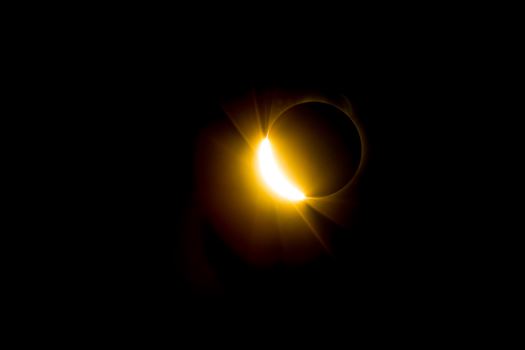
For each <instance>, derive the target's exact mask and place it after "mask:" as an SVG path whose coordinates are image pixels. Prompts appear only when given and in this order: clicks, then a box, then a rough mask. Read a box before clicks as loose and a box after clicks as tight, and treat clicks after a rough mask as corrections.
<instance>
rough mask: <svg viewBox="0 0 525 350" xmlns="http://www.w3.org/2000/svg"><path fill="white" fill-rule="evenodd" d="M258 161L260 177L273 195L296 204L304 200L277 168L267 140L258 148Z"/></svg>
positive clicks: (302, 195) (303, 196)
mask: <svg viewBox="0 0 525 350" xmlns="http://www.w3.org/2000/svg"><path fill="white" fill-rule="evenodd" d="M258 160H259V171H260V173H261V176H262V178H263V180H264V182H265V183H266V185H268V187H269V188H270V189H271V190H272V191H273V192H274V193H275V194H277V195H278V196H279V197H281V198H284V199H287V200H289V201H292V202H298V201H301V200H303V199H305V198H306V197H305V195H304V194H303V193H302V192H301V191H300V190H299V189H298V188H297V187H295V186H294V185H293V184H292V183H291V182H290V181H288V179H287V178H286V176H285V175H284V174H283V172H282V170H281V169H280V168H279V165H278V164H277V161H276V160H275V157H274V155H273V151H272V145H271V144H270V140H268V138H265V139H264V140H263V141H262V142H261V145H260V146H259V152H258Z"/></svg>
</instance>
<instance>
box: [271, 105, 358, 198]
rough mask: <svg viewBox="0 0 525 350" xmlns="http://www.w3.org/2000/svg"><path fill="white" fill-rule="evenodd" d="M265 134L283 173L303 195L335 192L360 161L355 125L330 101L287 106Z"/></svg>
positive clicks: (344, 182) (348, 178)
mask: <svg viewBox="0 0 525 350" xmlns="http://www.w3.org/2000/svg"><path fill="white" fill-rule="evenodd" d="M269 138H270V140H271V143H272V146H274V150H275V156H276V157H277V159H278V162H279V164H280V166H281V168H282V169H283V171H285V173H286V176H287V177H288V178H289V179H290V181H292V182H293V183H294V184H295V185H297V186H298V187H299V188H300V189H301V190H302V191H303V192H304V193H305V194H306V195H307V196H313V197H319V196H326V195H329V194H331V193H334V192H337V191H338V190H340V189H341V188H343V187H344V186H345V185H346V184H347V183H348V182H349V181H350V180H351V179H352V178H353V176H354V175H355V174H356V172H357V169H358V167H359V164H360V162H361V147H362V146H361V138H360V135H359V131H358V129H357V127H356V125H355V124H354V122H353V121H352V119H351V118H350V117H349V116H348V115H347V114H345V113H344V112H343V111H341V110H340V109H338V108H337V107H334V106H332V105H330V104H326V103H321V102H306V103H301V104H298V105H296V106H293V107H291V108H289V109H288V110H286V111H285V112H284V113H283V114H281V115H280V116H279V118H278V119H277V120H276V122H275V123H274V124H273V125H272V127H271V129H270V132H269Z"/></svg>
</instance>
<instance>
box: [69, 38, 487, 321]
mask: <svg viewBox="0 0 525 350" xmlns="http://www.w3.org/2000/svg"><path fill="white" fill-rule="evenodd" d="M218 36H219V37H218V38H213V39H209V40H207V41H206V42H202V41H200V40H199V39H195V38H194V39H191V40H189V42H181V41H180V37H178V38H171V37H170V36H169V35H168V36H163V37H162V38H153V37H151V36H149V37H147V38H142V39H140V38H135V39H133V40H129V41H128V40H126V42H125V43H123V41H122V40H121V38H120V37H119V38H116V39H109V40H106V41H104V42H103V43H102V45H103V47H100V45H99V44H97V48H96V49H93V50H91V49H88V50H84V51H81V52H80V53H78V55H79V60H78V64H74V72H75V73H73V74H74V75H73V78H72V79H73V80H75V81H79V80H80V81H83V82H85V84H84V86H82V89H81V90H79V91H75V92H73V93H72V94H73V95H75V100H74V103H73V104H72V105H74V110H76V111H79V114H81V115H82V117H81V120H82V124H83V125H82V127H81V128H80V130H79V133H81V134H82V135H83V136H85V140H86V143H85V145H84V147H85V149H84V150H83V152H84V153H83V154H84V156H85V157H86V158H87V159H88V162H86V163H85V164H84V165H82V166H81V172H82V176H85V177H87V178H88V179H89V181H87V182H86V183H85V187H84V188H85V189H87V191H86V208H87V209H86V210H84V211H83V213H82V215H83V217H84V218H83V220H85V221H83V222H84V224H83V229H84V228H85V230H83V231H82V232H84V233H83V236H82V237H83V238H82V240H83V241H84V243H88V244H84V243H83V244H81V245H80V247H79V248H78V249H84V247H85V246H89V247H93V253H91V252H90V254H89V255H88V257H89V258H87V259H86V260H85V261H84V262H83V265H84V267H85V271H86V274H87V276H88V278H87V279H86V281H83V282H81V284H80V287H79V288H80V289H82V292H83V293H86V295H88V297H87V298H86V299H85V300H86V301H85V302H86V303H87V305H90V307H91V306H93V307H95V308H96V309H97V310H99V311H98V312H99V313H98V314H99V315H108V317H109V319H110V320H111V319H113V317H114V318H118V319H122V318H124V319H127V320H136V321H137V322H143V321H144V320H151V322H155V323H156V322H160V323H162V324H164V325H172V324H175V323H177V322H182V323H183V324H186V325H188V324H189V325H190V327H192V326H196V327H197V325H198V327H201V326H203V325H210V326H212V327H214V326H217V325H221V324H222V322H224V319H225V317H226V316H225V315H228V317H233V318H234V319H236V318H237V320H240V321H241V323H242V322H243V321H242V320H253V319H262V318H264V317H270V318H273V319H274V320H275V322H283V323H284V324H286V323H288V322H290V323H293V322H295V321H297V320H301V321H302V322H304V323H307V324H308V323H311V322H313V323H314V324H319V323H323V322H325V321H326V322H328V321H329V320H335V319H338V318H345V319H347V320H348V321H349V322H357V323H360V324H369V322H376V321H377V319H381V320H388V321H387V322H390V324H395V323H396V322H398V320H401V319H409V320H411V322H413V323H412V324H413V325H414V326H415V324H417V323H418V322H417V320H419V319H422V318H424V319H428V318H433V319H434V318H436V319H437V318H439V317H445V319H447V320H448V321H450V322H453V321H454V320H453V317H451V315H452V314H454V315H458V313H459V315H461V314H463V313H464V312H465V313H466V312H471V309H470V308H469V306H468V305H470V304H472V303H473V300H475V298H476V297H475V294H472V293H471V291H472V289H471V287H470V286H471V283H473V280H474V279H476V278H477V277H478V274H479V271H480V265H479V264H480V263H479V261H476V260H475V258H473V257H474V256H476V254H477V253H476V252H475V251H474V250H475V248H472V247H473V246H476V244H479V240H480V239H481V238H480V237H479V236H477V237H476V238H475V239H473V236H474V234H473V233H472V232H469V231H468V228H467V224H465V220H464V219H465V217H466V216H468V214H467V212H466V210H464V208H463V207H462V203H464V202H463V200H464V198H465V197H468V196H469V195H470V194H471V192H470V190H469V189H468V186H467V185H465V178H464V177H465V175H463V174H462V172H461V171H460V170H458V169H459V167H458V166H459V164H461V163H462V162H463V161H464V158H463V153H462V152H464V151H462V150H460V149H459V148H458V147H457V145H458V139H460V138H461V137H463V136H464V134H463V130H464V128H465V126H466V125H469V126H470V121H469V120H467V119H468V117H466V116H465V115H466V114H464V112H465V109H464V108H465V107H464V106H465V103H464V102H465V99H467V98H468V97H467V96H466V94H465V93H464V91H463V90H462V85H461V83H462V81H464V79H466V78H464V75H465V74H468V73H466V72H465V71H464V70H462V67H463V65H464V64H465V62H464V61H462V58H460V57H459V56H458V55H455V54H450V52H451V51H444V50H443V49H442V48H443V47H442V46H439V45H441V44H440V42H439V41H437V42H436V41H434V40H433V39H432V38H429V37H428V36H424V37H423V38H414V39H412V40H410V41H408V42H405V41H403V40H401V39H400V38H399V37H397V36H396V35H393V37H389V38H386V37H385V36H381V35H380V36H379V38H378V37H373V38H370V39H365V40H364V41H363V42H360V43H359V45H358V44H357V43H356V42H355V41H353V40H352V39H351V38H344V36H343V38H342V39H341V38H339V37H338V38H337V39H336V40H333V41H324V40H321V39H316V40H314V39H311V40H310V39H306V40H289V41H287V40H282V41H283V43H281V44H280V46H278V47H277V46H276V43H275V42H272V45H270V44H266V45H265V44H264V43H265V42H263V41H258V40H256V39H253V42H246V43H245V42H243V41H242V40H241V39H239V40H236V41H234V40H230V38H229V37H228V36H227V35H224V36H221V35H218ZM225 38H226V39H225ZM325 38H326V37H325ZM281 39H282V38H281ZM378 39H381V40H382V41H378ZM423 39H424V40H423ZM261 40H263V39H261ZM341 40H343V41H341ZM254 42H255V44H254ZM429 43H431V44H429ZM452 51H454V50H452ZM80 56H82V57H81V58H80ZM74 62H77V61H74ZM265 88H280V89H285V90H286V89H290V90H293V89H296V88H300V89H302V88H313V89H319V90H326V91H331V92H337V93H342V94H344V95H346V96H347V97H348V99H349V100H350V102H351V103H352V107H353V109H354V111H355V113H356V115H357V117H358V118H359V120H360V121H361V122H362V123H363V127H364V130H365V133H366V136H367V139H368V146H369V157H368V162H367V168H366V169H365V173H364V180H363V183H362V184H361V185H360V186H361V188H360V191H361V193H362V202H361V203H360V211H359V215H360V219H359V225H358V226H357V227H355V228H353V230H352V231H349V232H338V238H337V244H338V245H337V249H336V250H337V254H336V255H337V256H336V258H334V259H331V258H324V259H320V260H316V261H314V262H312V263H310V264H305V265H304V266H300V267H296V268H293V269H292V268H287V267H284V266H277V267H274V268H268V269H265V270H262V271H261V270H260V269H255V268H253V267H251V266H249V265H247V264H245V263H244V262H242V260H240V259H239V258H237V257H236V256H235V254H234V253H232V252H231V251H229V250H228V248H227V246H226V245H225V244H223V243H221V241H220V240H218V239H217V238H213V237H215V235H214V234H213V232H211V231H210V232H208V233H207V234H208V236H209V237H210V238H209V240H211V241H210V242H209V243H208V248H207V249H208V250H207V254H208V257H209V258H210V259H211V261H213V266H214V268H216V269H217V270H218V271H219V272H220V276H221V278H222V281H221V282H222V283H224V284H225V285H226V286H227V288H226V289H225V291H224V292H223V293H218V294H213V293H212V295H203V294H201V293H198V292H195V291H194V290H193V289H192V286H191V284H190V282H189V281H188V280H187V279H186V277H185V275H184V274H183V273H182V272H181V271H182V270H183V268H184V267H183V266H181V263H180V260H179V259H178V254H180V252H181V249H183V247H182V246H181V245H180V235H181V234H182V232H181V231H180V227H181V223H182V222H183V221H184V215H185V213H186V212H187V208H189V207H190V206H191V205H192V198H193V197H192V195H193V193H194V192H195V190H196V188H197V186H198V185H199V184H198V183H197V182H196V181H195V174H194V167H193V162H194V155H195V145H196V138H197V135H198V133H199V131H200V130H202V128H204V127H205V126H207V125H209V123H210V122H212V121H214V120H223V119H225V118H226V115H225V114H224V112H223V111H222V107H221V101H222V99H223V98H229V97H232V96H236V94H237V93H238V92H239V91H244V90H246V89H253V90H255V91H258V90H262V89H265ZM72 137H73V138H75V135H72ZM206 225H207V224H206V223H203V226H204V227H207V226H206ZM209 230H211V228H210V229H209ZM214 239H215V240H214ZM90 249H91V248H90ZM73 254H75V252H73ZM87 281H89V282H87ZM467 309H469V311H465V310H467ZM314 313H316V314H321V315H322V316H318V317H314V316H312V315H313V314H314ZM241 315H242V316H241ZM100 318H101V319H103V318H105V317H103V316H100ZM164 320H165V321H164ZM292 320H293V321H292ZM414 321H416V322H414ZM132 322H134V321H132Z"/></svg>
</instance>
